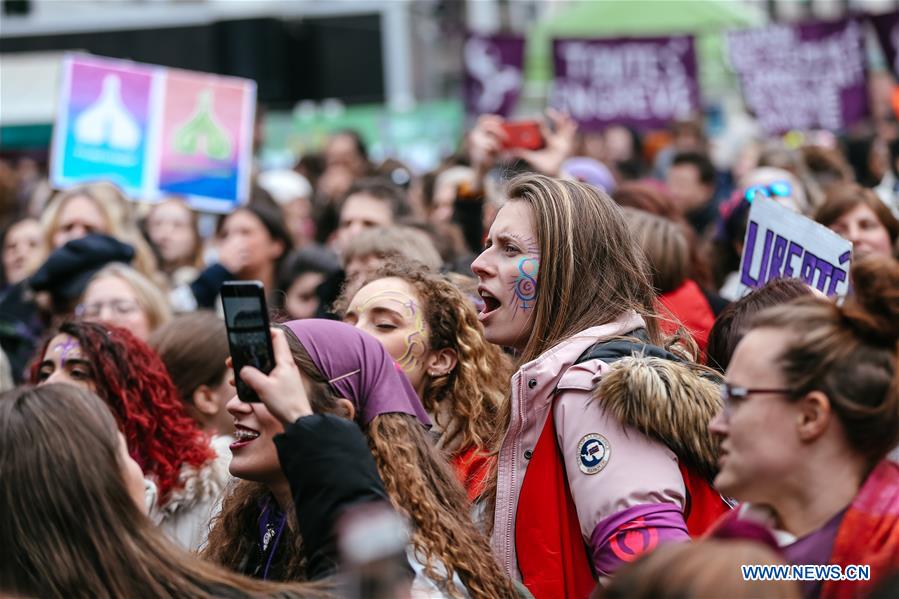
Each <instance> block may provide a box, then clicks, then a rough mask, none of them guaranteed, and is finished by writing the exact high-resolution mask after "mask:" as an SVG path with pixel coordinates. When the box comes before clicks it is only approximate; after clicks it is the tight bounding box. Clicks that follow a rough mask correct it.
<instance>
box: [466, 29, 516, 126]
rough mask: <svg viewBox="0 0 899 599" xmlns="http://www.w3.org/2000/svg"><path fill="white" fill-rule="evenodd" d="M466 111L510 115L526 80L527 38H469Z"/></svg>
mask: <svg viewBox="0 0 899 599" xmlns="http://www.w3.org/2000/svg"><path fill="white" fill-rule="evenodd" d="M463 64H464V66H465V81H464V90H465V110H466V112H467V113H468V114H473V115H478V114H498V115H500V116H510V115H511V114H512V111H513V110H515V105H516V104H517V103H518V96H519V95H520V94H521V86H522V83H523V81H524V77H523V76H522V72H521V71H522V65H523V64H524V38H523V37H517V36H511V35H492V36H483V35H475V34H471V35H469V36H468V37H467V38H466V40H465V47H464V50H463Z"/></svg>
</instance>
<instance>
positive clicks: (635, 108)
mask: <svg viewBox="0 0 899 599" xmlns="http://www.w3.org/2000/svg"><path fill="white" fill-rule="evenodd" d="M553 64H554V65H555V75H554V78H553V82H552V89H551V91H550V98H549V104H550V106H552V107H554V108H556V109H559V110H562V111H564V112H567V113H568V114H570V115H571V116H572V117H573V118H574V119H575V120H576V121H577V122H578V123H579V124H580V126H581V128H582V129H585V130H599V129H602V128H604V127H606V126H608V125H610V124H613V123H618V124H622V125H627V126H630V127H634V128H635V129H639V130H647V129H660V128H664V127H665V126H667V125H668V124H669V123H670V122H671V121H673V120H681V119H687V118H690V117H691V116H694V115H695V114H696V113H698V112H699V110H700V105H699V83H698V81H697V77H696V73H697V71H696V50H695V48H694V44H693V38H692V37H690V36H679V37H654V38H615V39H556V40H553Z"/></svg>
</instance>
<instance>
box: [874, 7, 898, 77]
mask: <svg viewBox="0 0 899 599" xmlns="http://www.w3.org/2000/svg"><path fill="white" fill-rule="evenodd" d="M871 23H873V24H874V29H875V30H876V31H877V39H879V40H880V47H881V48H883V53H884V56H886V59H887V64H888V65H889V66H890V68H891V69H892V71H893V74H894V75H896V77H899V12H894V13H890V14H887V15H879V16H876V17H871Z"/></svg>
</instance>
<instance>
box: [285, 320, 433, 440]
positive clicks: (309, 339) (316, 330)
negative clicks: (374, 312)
mask: <svg viewBox="0 0 899 599" xmlns="http://www.w3.org/2000/svg"><path fill="white" fill-rule="evenodd" d="M283 324H284V326H286V327H287V328H288V329H290V331H291V332H292V333H293V334H294V335H295V336H296V338H297V340H298V341H299V342H300V344H302V346H303V347H304V348H305V349H306V351H307V352H309V357H311V358H312V361H313V362H314V363H315V365H316V366H317V367H318V369H319V370H320V371H321V373H322V374H323V375H324V376H325V377H326V378H327V379H328V381H329V382H330V384H331V387H333V388H334V390H336V391H337V392H338V393H339V394H340V395H341V396H342V397H345V398H346V399H348V400H350V401H351V402H353V405H354V406H356V411H357V412H359V413H360V414H362V421H363V422H364V423H365V424H368V423H369V422H371V421H372V419H373V418H374V417H375V416H378V415H379V414H390V413H395V412H399V413H402V414H409V415H411V416H415V417H416V418H418V420H419V421H420V422H421V423H422V424H423V425H424V426H425V427H430V426H431V419H430V418H428V414H427V412H425V409H424V406H423V405H422V404H421V400H420V399H419V398H418V395H417V394H416V393H415V389H413V388H412V385H411V384H410V383H409V379H407V378H406V375H405V374H404V373H403V372H402V370H401V369H400V367H399V366H398V365H397V363H396V362H394V361H393V358H391V357H390V354H388V353H387V350H385V349H384V347H383V346H382V345H381V343H380V342H379V341H378V340H377V339H375V338H374V337H372V336H370V335H369V334H368V333H365V332H363V331H360V330H359V329H357V328H356V327H353V326H350V325H348V324H345V323H342V322H339V321H336V320H322V319H315V318H312V319H304V320H291V321H290V322H285V323H283Z"/></svg>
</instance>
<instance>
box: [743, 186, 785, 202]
mask: <svg viewBox="0 0 899 599" xmlns="http://www.w3.org/2000/svg"><path fill="white" fill-rule="evenodd" d="M791 195H793V186H792V185H791V184H790V182H789V181H774V182H773V183H769V184H768V185H753V186H752V187H747V188H746V192H745V193H744V194H743V198H744V199H745V200H746V201H747V202H750V203H752V200H754V199H756V198H788V197H790V196H791Z"/></svg>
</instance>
